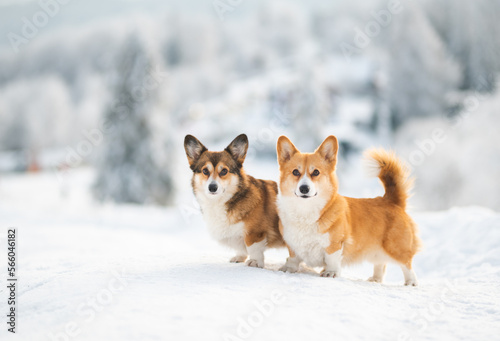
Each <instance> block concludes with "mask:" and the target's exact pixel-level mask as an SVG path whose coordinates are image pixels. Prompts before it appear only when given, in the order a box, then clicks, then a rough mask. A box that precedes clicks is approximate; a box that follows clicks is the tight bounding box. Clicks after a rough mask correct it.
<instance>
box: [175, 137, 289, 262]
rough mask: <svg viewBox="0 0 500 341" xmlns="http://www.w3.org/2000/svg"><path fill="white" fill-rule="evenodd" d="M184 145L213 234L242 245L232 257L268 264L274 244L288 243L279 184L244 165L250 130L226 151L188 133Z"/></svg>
mask: <svg viewBox="0 0 500 341" xmlns="http://www.w3.org/2000/svg"><path fill="white" fill-rule="evenodd" d="M184 149H185V150H186V155H187V158H188V161H189V166H190V167H191V169H192V171H193V178H192V181H191V184H192V186H193V192H194V194H195V196H196V199H197V200H198V202H199V204H200V206H201V210H202V213H203V218H204V220H205V222H206V224H207V226H208V230H209V232H210V234H211V235H212V237H213V238H215V239H216V240H217V241H219V242H220V243H222V244H224V245H227V246H229V247H231V248H233V249H235V250H236V256H234V257H233V258H231V262H233V263H239V262H244V261H245V260H246V259H247V258H249V259H248V261H247V265H248V266H253V267H259V268H262V267H264V251H265V249H266V248H268V247H283V246H285V244H284V242H283V238H282V237H281V234H280V232H279V223H278V222H279V217H278V212H277V208H276V196H277V193H278V185H277V183H276V182H274V181H270V180H259V179H255V178H253V177H251V176H249V175H247V174H246V173H245V171H244V170H243V161H244V160H245V156H246V153H247V150H248V138H247V136H246V135H245V134H241V135H239V136H238V137H236V138H235V139H234V140H233V142H231V143H230V144H229V146H227V148H226V149H225V150H223V151H221V152H210V151H208V150H207V148H206V147H205V146H204V145H203V144H202V143H201V142H200V141H198V140H197V139H196V138H195V137H194V136H192V135H187V136H186V138H185V139H184Z"/></svg>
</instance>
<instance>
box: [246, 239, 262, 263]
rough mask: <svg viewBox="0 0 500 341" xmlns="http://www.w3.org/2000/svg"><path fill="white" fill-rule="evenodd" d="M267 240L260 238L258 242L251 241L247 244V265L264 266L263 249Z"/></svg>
mask: <svg viewBox="0 0 500 341" xmlns="http://www.w3.org/2000/svg"><path fill="white" fill-rule="evenodd" d="M266 245H267V240H265V239H264V240H261V241H260V242H258V243H253V244H252V245H250V246H247V251H248V255H249V259H248V262H247V264H248V265H249V266H256V267H259V268H263V267H264V251H265V250H266Z"/></svg>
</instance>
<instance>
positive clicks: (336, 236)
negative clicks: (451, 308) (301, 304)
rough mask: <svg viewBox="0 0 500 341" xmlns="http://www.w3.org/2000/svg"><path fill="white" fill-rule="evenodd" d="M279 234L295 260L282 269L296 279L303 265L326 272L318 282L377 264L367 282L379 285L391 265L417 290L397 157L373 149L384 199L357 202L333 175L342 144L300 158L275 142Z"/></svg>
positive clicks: (285, 142) (414, 242) (404, 183)
mask: <svg viewBox="0 0 500 341" xmlns="http://www.w3.org/2000/svg"><path fill="white" fill-rule="evenodd" d="M277 150H278V162H279V168H280V184H279V189H280V194H279V196H278V213H279V216H280V230H281V233H282V235H283V238H284V240H285V242H286V244H287V246H288V248H289V250H290V258H288V259H287V261H286V264H285V265H284V266H283V267H282V268H281V269H280V270H282V271H288V272H296V271H297V270H298V268H299V265H300V263H301V262H302V261H304V262H305V263H306V264H307V265H309V266H311V267H323V271H322V272H321V276H323V277H337V276H340V272H341V267H342V265H348V264H353V263H357V262H361V261H364V260H366V261H368V262H371V263H373V265H374V270H373V276H372V277H370V278H369V281H374V282H382V280H383V278H384V275H385V270H386V264H387V263H396V264H398V265H400V266H401V269H402V270H403V274H404V278H405V285H412V286H416V285H417V277H416V275H415V272H414V271H413V270H412V259H413V256H414V255H415V253H416V252H417V251H418V250H419V247H420V240H419V238H418V237H417V227H416V225H415V223H414V222H413V220H412V219H411V218H410V216H409V215H408V214H407V213H406V211H405V208H406V201H407V199H408V196H409V190H410V187H411V183H412V181H411V180H410V179H409V178H408V171H407V169H406V168H405V167H404V165H403V164H402V163H401V161H399V160H398V159H397V158H396V156H395V155H394V154H393V153H390V152H386V151H384V150H382V149H378V150H377V149H373V150H370V151H368V152H367V153H366V156H368V157H369V158H370V159H371V161H373V163H374V166H375V170H376V172H377V174H376V175H377V176H378V177H379V178H380V180H381V181H382V183H383V185H384V187H385V195H384V196H383V197H377V198H373V199H354V198H348V197H344V196H342V195H340V194H338V183H337V177H336V174H335V166H336V163H337V151H338V142H337V138H336V137H335V136H329V137H328V138H326V139H325V140H324V141H323V143H322V144H321V146H319V147H318V149H317V150H316V151H315V152H314V153H301V152H299V151H298V150H297V148H295V146H294V145H293V143H292V142H291V141H290V140H289V139H288V138H287V137H286V136H281V137H280V138H279V139H278V146H277Z"/></svg>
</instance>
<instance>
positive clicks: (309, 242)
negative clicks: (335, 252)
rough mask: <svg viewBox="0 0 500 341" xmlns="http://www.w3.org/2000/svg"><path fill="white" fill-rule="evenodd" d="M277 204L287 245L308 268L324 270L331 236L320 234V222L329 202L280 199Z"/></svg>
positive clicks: (322, 200) (291, 198)
mask: <svg viewBox="0 0 500 341" xmlns="http://www.w3.org/2000/svg"><path fill="white" fill-rule="evenodd" d="M277 203H278V212H279V216H280V219H281V223H282V224H283V238H284V239H285V241H286V243H287V244H288V245H289V246H290V247H291V249H292V250H293V251H294V252H295V253H296V254H297V256H298V257H300V259H302V260H303V261H304V262H305V263H306V264H307V265H309V266H312V267H316V266H324V254H325V249H326V248H327V247H328V245H330V238H329V235H328V233H324V234H321V233H319V231H318V229H319V226H318V219H319V216H320V213H321V209H322V208H323V207H324V206H325V204H326V201H325V200H324V199H322V198H320V197H314V198H308V199H303V198H297V197H288V196H281V195H278V201H277Z"/></svg>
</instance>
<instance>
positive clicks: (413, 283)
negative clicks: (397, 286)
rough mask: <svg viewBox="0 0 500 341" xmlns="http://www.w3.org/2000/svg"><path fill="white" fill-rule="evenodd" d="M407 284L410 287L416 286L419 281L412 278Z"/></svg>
mask: <svg viewBox="0 0 500 341" xmlns="http://www.w3.org/2000/svg"><path fill="white" fill-rule="evenodd" d="M405 285H406V286H410V287H416V286H417V285H418V283H417V281H416V280H413V279H410V280H407V281H406V282H405Z"/></svg>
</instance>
